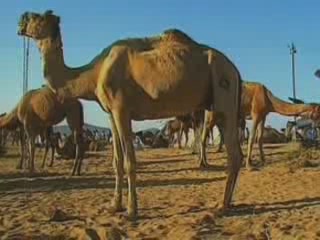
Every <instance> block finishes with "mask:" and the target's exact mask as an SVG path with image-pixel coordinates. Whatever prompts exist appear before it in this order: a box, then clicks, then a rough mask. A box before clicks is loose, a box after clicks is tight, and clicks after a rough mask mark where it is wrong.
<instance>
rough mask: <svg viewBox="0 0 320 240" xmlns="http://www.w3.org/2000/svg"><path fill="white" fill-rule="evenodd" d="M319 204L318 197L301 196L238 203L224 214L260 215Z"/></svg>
mask: <svg viewBox="0 0 320 240" xmlns="http://www.w3.org/2000/svg"><path fill="white" fill-rule="evenodd" d="M312 206H320V197H314V198H303V199H297V200H288V201H283V202H271V203H261V204H238V205H235V206H234V208H232V209H230V210H229V211H227V212H226V213H225V214H224V216H226V217H234V216H248V215H260V214H264V213H269V212H277V211H285V210H298V209H303V208H306V207H312Z"/></svg>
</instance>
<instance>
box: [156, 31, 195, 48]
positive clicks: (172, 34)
mask: <svg viewBox="0 0 320 240" xmlns="http://www.w3.org/2000/svg"><path fill="white" fill-rule="evenodd" d="M162 38H163V39H164V40H166V41H174V42H183V43H193V44H195V43H196V42H195V41H194V40H193V39H192V38H191V37H189V36H188V35H187V34H186V33H184V32H183V31H181V30H179V29H175V28H173V29H167V30H165V31H164V32H163V37H162Z"/></svg>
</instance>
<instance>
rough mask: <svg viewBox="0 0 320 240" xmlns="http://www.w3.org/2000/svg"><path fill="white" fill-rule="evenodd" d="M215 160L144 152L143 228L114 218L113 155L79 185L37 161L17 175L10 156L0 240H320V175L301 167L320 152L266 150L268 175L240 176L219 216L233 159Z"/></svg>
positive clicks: (3, 160) (64, 170) (92, 163)
mask: <svg viewBox="0 0 320 240" xmlns="http://www.w3.org/2000/svg"><path fill="white" fill-rule="evenodd" d="M208 151H209V155H208V157H209V159H210V163H211V164H212V165H213V167H212V168H211V169H210V170H206V171H203V170H199V169H198V167H197V161H196V159H197V157H196V156H195V155H191V154H190V150H189V149H185V150H178V149H156V150H150V149H147V150H144V151H139V152H137V158H138V175H137V176H138V186H139V187H138V197H139V219H138V220H137V221H136V222H135V223H130V222H128V221H127V220H126V215H125V212H122V213H116V214H111V213H109V211H108V209H109V207H110V200H111V199H112V195H113V188H114V174H113V169H112V163H111V153H110V149H108V151H107V152H101V153H96V154H93V153H92V154H90V156H89V158H88V159H86V160H85V163H84V167H83V176H80V177H69V172H70V170H71V166H72V161H70V160H57V161H56V162H55V165H54V167H52V168H47V169H46V170H40V168H39V165H40V163H41V161H40V159H39V157H38V162H37V163H38V165H37V169H38V172H37V173H36V174H34V175H33V176H30V175H29V174H28V173H27V172H23V171H17V170H16V169H15V164H16V161H17V158H18V155H17V153H16V149H9V150H8V152H7V154H6V155H4V156H2V157H0V236H1V237H2V238H1V239H250V240H253V239H301V240H302V239H320V168H319V167H317V166H314V165H312V166H309V164H304V162H303V161H304V160H306V159H308V160H309V159H313V160H315V161H316V160H317V159H318V152H315V150H314V151H313V152H307V153H303V154H300V153H299V152H298V148H297V145H267V146H266V147H265V151H266V159H267V163H266V166H265V167H264V168H262V169H261V170H259V171H252V172H248V171H246V170H244V169H242V170H241V175H240V180H239V182H238V187H237V191H236V194H235V198H234V204H235V208H234V210H232V211H229V212H228V213H226V214H225V215H223V216H220V215H219V214H217V208H216V206H217V204H218V203H220V202H221V200H222V197H223V190H224V186H225V179H226V174H225V165H226V158H225V153H215V149H214V148H209V150H208ZM40 154H41V153H40ZM39 156H40V155H39ZM319 156H320V154H319ZM301 162H302V163H303V164H301ZM125 193H126V190H125ZM125 196H126V194H125ZM124 200H125V201H124V205H125V203H126V197H125V198H124ZM59 215H60V216H59Z"/></svg>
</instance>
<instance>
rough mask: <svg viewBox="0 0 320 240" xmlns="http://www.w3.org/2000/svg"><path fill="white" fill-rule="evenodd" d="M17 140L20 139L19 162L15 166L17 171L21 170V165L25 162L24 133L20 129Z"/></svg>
mask: <svg viewBox="0 0 320 240" xmlns="http://www.w3.org/2000/svg"><path fill="white" fill-rule="evenodd" d="M19 138H20V154H21V155H20V161H19V163H18V164H17V167H16V168H17V169H22V168H23V164H24V161H25V158H26V157H27V156H26V149H25V147H26V143H25V135H24V131H23V129H22V128H21V130H20V133H19Z"/></svg>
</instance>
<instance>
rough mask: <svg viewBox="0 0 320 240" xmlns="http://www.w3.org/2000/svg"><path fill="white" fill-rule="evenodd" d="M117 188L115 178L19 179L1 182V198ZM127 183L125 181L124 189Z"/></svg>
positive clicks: (197, 181)
mask: <svg viewBox="0 0 320 240" xmlns="http://www.w3.org/2000/svg"><path fill="white" fill-rule="evenodd" d="M225 179H226V177H216V178H187V177H186V178H178V179H168V180H161V179H159V180H140V181H138V182H137V187H162V186H188V185H191V184H192V185H201V184H205V183H211V182H217V181H224V180H225ZM114 186H115V183H114V177H106V176H94V177H93V176H87V177H82V176H80V177H66V176H63V177H43V178H42V177H41V178H19V179H10V180H7V181H6V180H4V181H2V182H0V196H1V195H8V194H19V193H26V192H28V193H30V192H31V193H41V192H54V191H67V190H78V189H81V190H83V189H109V190H113V189H114ZM126 186H127V183H126V180H125V184H124V188H126Z"/></svg>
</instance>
